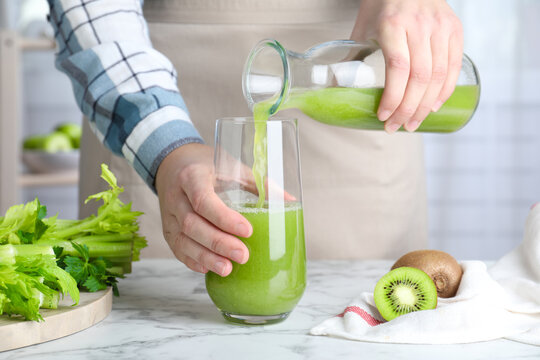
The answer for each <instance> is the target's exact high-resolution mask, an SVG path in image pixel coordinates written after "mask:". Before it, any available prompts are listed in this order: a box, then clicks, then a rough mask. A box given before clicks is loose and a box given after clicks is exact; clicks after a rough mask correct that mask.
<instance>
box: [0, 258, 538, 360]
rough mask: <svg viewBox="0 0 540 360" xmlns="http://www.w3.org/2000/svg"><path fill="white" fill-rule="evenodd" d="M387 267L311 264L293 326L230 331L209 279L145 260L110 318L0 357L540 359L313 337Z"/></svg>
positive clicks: (510, 348)
mask: <svg viewBox="0 0 540 360" xmlns="http://www.w3.org/2000/svg"><path fill="white" fill-rule="evenodd" d="M389 266H390V263H389V262H385V261H356V262H344V261H324V262H323V261H312V262H310V263H309V266H308V279H309V280H308V287H307V290H306V292H305V294H304V297H303V298H302V300H301V301H300V304H299V305H298V307H297V308H296V309H295V311H294V312H293V313H292V314H291V316H290V317H289V319H288V320H286V321H285V322H283V323H281V324H276V325H269V326H261V327H254V326H240V325H232V324H229V323H226V322H225V321H224V320H223V318H222V317H221V315H220V314H219V313H218V311H217V310H216V309H215V308H214V306H213V304H212V302H211V301H210V298H209V297H208V295H207V294H206V290H205V287H204V276H203V275H200V274H195V273H193V272H190V271H188V270H187V268H185V267H184V266H183V265H182V264H180V263H179V262H177V261H175V260H143V261H141V262H140V263H136V264H134V268H133V273H132V274H130V275H129V276H128V278H126V279H123V280H122V281H121V283H120V293H121V296H120V297H119V298H115V299H114V300H113V301H114V303H113V311H112V313H111V314H110V315H109V316H108V317H107V318H106V319H105V320H104V321H102V322H101V323H99V324H97V325H95V326H93V327H92V328H89V329H87V330H84V331H81V332H79V333H77V334H74V335H71V336H68V337H65V338H62V339H58V340H54V341H51V342H48V343H44V344H39V345H34V346H30V347H26V348H22V349H18V350H13V351H9V352H4V353H1V354H0V358H1V359H39V360H46V359H54V360H63V359H65V360H73V359H115V360H116V359H132V358H140V359H220V360H226V359H234V360H240V359H257V360H263V359H280V360H294V359H310V360H311V359H393V360H394V359H520V358H528V359H539V358H540V347H535V346H530V345H524V344H520V343H516V342H512V341H508V340H498V341H490V342H483V343H476V344H467V345H444V346H442V345H394V344H375V343H363V342H355V341H348V340H342V339H335V338H329V337H321V336H311V335H307V332H308V330H309V329H310V328H311V327H312V326H314V325H316V324H318V323H320V322H321V321H322V320H324V319H326V318H327V317H329V316H333V315H336V314H338V313H340V312H341V311H343V309H344V308H345V306H346V305H347V303H348V302H349V300H350V299H351V298H352V297H354V296H355V295H356V294H358V293H359V292H361V291H365V290H368V289H370V288H371V287H372V286H373V284H374V283H375V281H376V279H377V278H379V277H380V276H381V275H382V274H383V273H384V272H385V271H386V270H387V269H388V267H389Z"/></svg>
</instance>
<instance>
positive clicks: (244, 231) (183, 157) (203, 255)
mask: <svg viewBox="0 0 540 360" xmlns="http://www.w3.org/2000/svg"><path fill="white" fill-rule="evenodd" d="M156 189H157V192H158V197H159V204H160V209H161V222H162V226H163V235H164V236H165V239H166V240H167V243H168V244H169V247H170V248H171V250H172V251H173V253H174V255H175V256H176V257H177V258H178V260H180V261H181V262H183V263H184V264H185V265H186V266H187V267H188V268H190V269H191V270H194V271H197V272H201V273H206V272H208V270H210V271H213V272H215V273H217V274H219V275H221V276H227V275H229V274H230V272H231V271H232V264H231V262H230V260H232V261H235V262H237V263H240V264H244V263H245V262H246V261H247V260H248V257H249V251H248V249H247V247H246V245H245V244H244V243H243V242H242V241H240V240H239V239H238V238H237V237H235V236H234V235H236V236H241V237H249V236H250V235H251V233H252V231H253V230H252V227H251V224H250V223H249V222H248V221H247V220H246V219H245V218H244V217H243V216H242V215H241V214H239V213H238V212H236V211H234V210H232V209H230V208H229V207H227V205H225V203H223V201H222V200H221V199H220V198H219V197H218V196H217V195H216V193H215V191H214V166H213V150H212V148H210V147H208V146H206V145H201V144H186V145H183V146H181V147H179V148H177V149H175V150H174V151H172V152H171V153H170V154H169V155H167V157H166V158H165V159H164V160H163V161H162V163H161V165H160V166H159V169H158V172H157V175H156ZM229 259H230V260H229Z"/></svg>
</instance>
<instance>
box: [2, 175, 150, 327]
mask: <svg viewBox="0 0 540 360" xmlns="http://www.w3.org/2000/svg"><path fill="white" fill-rule="evenodd" d="M101 170H102V174H101V177H102V178H103V179H104V180H105V181H106V182H107V183H108V184H109V186H110V189H109V190H106V191H103V192H100V193H98V194H95V195H92V196H90V197H88V199H86V202H88V201H102V202H103V204H102V205H101V206H100V207H99V209H98V212H97V214H96V215H91V216H89V217H88V218H85V219H82V220H62V219H58V218H57V216H53V217H49V218H47V217H46V216H47V208H46V207H45V206H43V205H41V204H40V202H39V200H38V199H35V200H34V201H31V202H29V203H27V204H21V205H16V206H13V207H11V208H10V209H8V211H7V212H6V214H5V216H4V217H0V314H2V313H6V314H10V315H11V314H19V315H22V316H24V317H25V318H26V319H28V320H40V319H41V316H40V315H39V308H40V307H42V308H56V306H57V304H58V298H59V296H60V295H65V294H69V295H70V296H71V299H72V300H73V301H74V303H75V304H77V303H78V300H79V289H82V290H86V291H97V290H101V289H105V288H106V287H107V286H112V287H113V290H114V292H115V294H116V295H118V289H117V287H116V283H117V279H118V278H122V277H123V276H124V274H126V273H129V272H131V262H132V261H137V260H139V255H140V251H141V249H142V248H144V247H145V246H146V240H145V239H144V238H143V237H141V236H139V235H138V233H137V232H138V230H139V226H138V223H137V218H138V216H139V215H141V214H142V213H141V212H137V211H132V210H131V204H124V203H123V202H122V201H121V200H120V199H119V198H118V196H119V194H120V193H121V192H122V191H123V188H121V187H119V186H118V185H117V182H116V178H115V176H114V174H113V173H112V172H111V171H110V170H109V169H108V167H107V165H105V164H102V165H101Z"/></svg>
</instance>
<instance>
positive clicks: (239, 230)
mask: <svg viewBox="0 0 540 360" xmlns="http://www.w3.org/2000/svg"><path fill="white" fill-rule="evenodd" d="M235 232H236V234H237V235H240V236H242V237H249V236H250V235H251V234H250V230H249V227H247V226H246V225H244V224H242V223H239V224H236V228H235Z"/></svg>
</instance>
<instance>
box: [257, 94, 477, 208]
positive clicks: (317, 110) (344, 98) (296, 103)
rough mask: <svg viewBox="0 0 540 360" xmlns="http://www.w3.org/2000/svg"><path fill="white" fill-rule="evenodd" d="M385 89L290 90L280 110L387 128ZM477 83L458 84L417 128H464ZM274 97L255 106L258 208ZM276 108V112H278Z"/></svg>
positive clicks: (359, 126) (332, 121) (325, 120)
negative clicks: (382, 107)
mask: <svg viewBox="0 0 540 360" xmlns="http://www.w3.org/2000/svg"><path fill="white" fill-rule="evenodd" d="M383 90H384V89H383V88H342V87H334V88H323V89H319V90H309V91H302V92H296V93H295V92H291V93H290V94H289V97H288V99H287V101H286V102H285V103H283V104H282V105H281V106H280V107H279V108H278V109H277V111H279V110H283V109H289V108H298V109H300V110H301V111H302V112H303V113H304V114H306V115H308V116H309V117H311V118H312V119H314V120H317V121H319V122H322V123H325V124H329V125H335V126H341V127H349V128H356V129H364V130H384V122H382V121H380V120H379V119H378V118H377V108H378V107H379V102H380V100H381V96H382V93H383ZM479 96H480V88H479V86H478V85H458V86H456V88H455V90H454V93H453V94H452V96H451V97H450V98H449V99H448V100H447V101H446V102H445V103H444V105H443V106H442V107H441V108H440V109H439V111H437V112H432V113H430V114H429V115H428V116H427V117H426V119H425V120H424V121H423V122H422V124H421V125H420V127H419V128H418V130H417V131H421V132H422V131H423V132H439V133H446V132H453V131H456V130H459V129H461V128H462V127H463V126H465V124H467V122H468V121H469V119H470V118H471V116H472V113H473V112H474V110H475V109H476V105H477V104H478V97H479ZM274 102H275V99H271V100H268V101H264V102H260V103H257V104H255V105H254V107H253V117H254V119H255V138H254V144H253V158H254V161H253V176H254V178H255V184H256V186H257V190H258V191H259V199H258V201H257V205H256V206H257V207H262V206H263V204H264V200H265V197H266V190H265V177H266V168H267V142H266V121H267V120H268V118H269V117H270V116H271V115H273V114H271V113H270V109H271V108H272V106H273V104H274ZM277 111H276V112H277Z"/></svg>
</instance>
